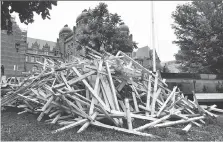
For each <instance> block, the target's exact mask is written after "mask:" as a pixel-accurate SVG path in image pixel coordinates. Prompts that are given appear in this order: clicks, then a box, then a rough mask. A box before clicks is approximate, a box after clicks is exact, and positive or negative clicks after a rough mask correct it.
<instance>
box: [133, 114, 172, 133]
mask: <svg viewBox="0 0 223 142" xmlns="http://www.w3.org/2000/svg"><path fill="white" fill-rule="evenodd" d="M170 116H171V115H170V114H169V115H166V116H164V117H162V118H160V119H157V120H155V121H153V122H151V123H148V124H145V125H143V126H140V127H138V128H136V129H134V130H136V131H142V130H145V129H148V128H151V127H154V126H155V125H156V124H158V123H160V122H162V121H165V120H167V119H169V118H170Z"/></svg>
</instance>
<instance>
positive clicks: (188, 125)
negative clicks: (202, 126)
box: [182, 123, 192, 133]
mask: <svg viewBox="0 0 223 142" xmlns="http://www.w3.org/2000/svg"><path fill="white" fill-rule="evenodd" d="M191 127H192V123H189V124H187V126H186V127H184V128H183V129H182V130H183V131H184V132H186V133H187V132H188V131H189V130H190V128H191Z"/></svg>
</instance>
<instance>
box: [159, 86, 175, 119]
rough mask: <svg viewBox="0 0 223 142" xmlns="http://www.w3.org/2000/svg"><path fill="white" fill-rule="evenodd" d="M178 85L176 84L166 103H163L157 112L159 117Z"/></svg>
mask: <svg viewBox="0 0 223 142" xmlns="http://www.w3.org/2000/svg"><path fill="white" fill-rule="evenodd" d="M176 89H177V87H176V86H175V87H174V88H173V91H172V92H171V94H170V95H169V97H168V98H167V99H166V101H165V103H164V104H163V105H162V107H161V108H160V110H159V111H158V113H157V117H159V115H160V113H161V112H162V111H163V109H164V108H165V107H166V105H167V103H168V102H169V100H170V99H171V98H172V96H173V95H174V93H175V91H176Z"/></svg>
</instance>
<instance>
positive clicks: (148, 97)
mask: <svg viewBox="0 0 223 142" xmlns="http://www.w3.org/2000/svg"><path fill="white" fill-rule="evenodd" d="M151 78H152V76H151V75H149V82H148V90H147V99H146V109H147V110H151V109H150V97H151V87H152V85H151ZM148 115H149V112H148V111H146V116H148Z"/></svg>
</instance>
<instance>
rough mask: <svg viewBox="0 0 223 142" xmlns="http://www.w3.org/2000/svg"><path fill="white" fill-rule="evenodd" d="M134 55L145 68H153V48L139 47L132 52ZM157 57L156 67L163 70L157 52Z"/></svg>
mask: <svg viewBox="0 0 223 142" xmlns="http://www.w3.org/2000/svg"><path fill="white" fill-rule="evenodd" d="M155 53H156V52H155ZM132 57H133V59H135V60H136V61H137V62H138V63H139V64H141V65H142V66H144V67H145V68H147V69H150V70H152V69H153V50H152V49H150V48H149V47H148V46H145V47H141V48H138V49H137V51H134V52H133V53H132ZM155 57H156V69H157V70H159V71H162V66H161V61H160V59H159V56H158V55H157V53H156V55H155Z"/></svg>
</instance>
